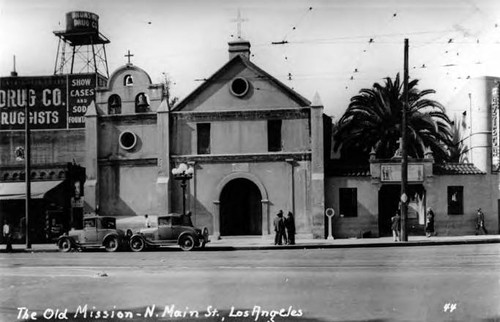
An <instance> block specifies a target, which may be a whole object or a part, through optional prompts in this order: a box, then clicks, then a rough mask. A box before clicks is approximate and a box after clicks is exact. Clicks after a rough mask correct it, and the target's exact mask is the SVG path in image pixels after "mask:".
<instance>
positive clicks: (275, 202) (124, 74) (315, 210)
mask: <svg viewBox="0 0 500 322" xmlns="http://www.w3.org/2000/svg"><path fill="white" fill-rule="evenodd" d="M161 98H162V97H161V86H160V85H154V84H152V83H151V80H150V78H149V76H148V75H147V74H146V73H145V72H144V71H143V70H141V69H140V68H138V67H136V66H134V65H133V64H130V63H129V64H127V65H125V66H123V67H121V68H119V69H118V70H116V71H115V72H114V73H113V74H112V76H111V77H110V79H109V82H108V86H107V87H106V88H101V89H98V91H97V98H96V104H95V105H94V106H92V108H90V109H89V111H88V112H87V114H86V117H87V123H86V152H87V154H86V160H87V161H86V165H85V166H86V169H87V181H86V185H85V196H86V203H87V205H88V206H89V207H90V209H91V210H95V209H96V208H98V209H99V212H100V213H105V214H109V215H117V216H132V215H139V216H142V215H144V214H150V215H151V214H152V215H157V214H162V213H168V212H179V213H180V212H182V211H183V209H182V203H183V196H182V189H181V188H180V185H179V182H176V181H175V180H174V179H173V178H172V175H171V173H172V169H173V168H174V167H177V166H178V165H179V164H181V163H185V164H188V165H189V166H191V167H193V168H194V175H193V179H192V180H189V181H188V187H187V191H186V204H187V205H186V209H187V210H189V211H191V212H192V216H193V217H192V218H193V222H194V224H195V225H196V226H206V227H208V228H209V230H210V232H211V234H213V236H214V237H215V238H218V237H220V236H232V235H263V236H266V235H270V234H272V233H273V231H274V228H273V226H272V219H273V217H274V215H275V214H276V213H277V212H278V211H279V210H283V211H285V212H288V211H291V212H292V213H294V215H295V221H296V227H297V234H298V236H307V237H312V236H317V237H319V236H323V234H324V196H325V193H324V169H323V168H324V164H325V160H324V153H323V152H324V145H325V144H327V143H328V142H329V140H330V135H329V134H326V135H325V133H330V132H329V130H330V128H329V124H331V120H330V119H329V118H328V117H327V116H326V115H324V114H323V106H322V105H321V102H320V101H319V98H317V99H316V100H315V102H314V103H311V102H309V101H308V100H307V99H305V98H303V97H302V96H300V95H299V94H297V93H296V92H294V91H293V90H291V89H290V88H288V87H287V86H285V85H284V84H283V83H281V82H280V81H278V80H277V79H276V78H274V77H273V76H271V75H269V74H268V73H266V72H265V71H263V70H262V69H260V68H259V67H258V66H256V65H255V64H254V63H252V62H251V61H250V43H249V42H247V41H245V40H238V41H234V42H230V43H229V61H228V62H227V63H226V64H225V65H224V66H222V67H221V68H220V69H219V70H218V71H216V72H215V73H214V74H213V75H212V76H211V77H210V78H209V79H208V80H207V81H206V82H204V83H203V84H202V85H201V86H200V87H199V88H197V89H196V90H195V91H193V92H192V93H191V94H190V95H188V96H187V97H186V98H185V99H184V100H183V101H181V102H180V103H179V104H177V105H176V106H175V107H174V108H172V109H170V108H169V106H168V104H167V101H166V100H161ZM324 124H326V130H327V131H325V128H324Z"/></svg>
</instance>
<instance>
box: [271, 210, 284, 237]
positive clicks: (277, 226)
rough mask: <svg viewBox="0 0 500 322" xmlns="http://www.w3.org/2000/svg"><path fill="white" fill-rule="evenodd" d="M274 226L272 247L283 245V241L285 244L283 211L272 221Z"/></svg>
mask: <svg viewBox="0 0 500 322" xmlns="http://www.w3.org/2000/svg"><path fill="white" fill-rule="evenodd" d="M273 224H274V232H275V236H274V245H283V239H284V240H285V242H286V233H285V222H284V220H283V210H280V211H279V212H278V213H277V214H276V217H275V218H274V221H273Z"/></svg>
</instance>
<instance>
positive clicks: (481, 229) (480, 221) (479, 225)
mask: <svg viewBox="0 0 500 322" xmlns="http://www.w3.org/2000/svg"><path fill="white" fill-rule="evenodd" d="M479 233H483V234H484V235H488V231H487V230H486V227H485V225H484V214H483V212H482V211H481V208H479V209H478V210H477V221H476V235H478V234H479Z"/></svg>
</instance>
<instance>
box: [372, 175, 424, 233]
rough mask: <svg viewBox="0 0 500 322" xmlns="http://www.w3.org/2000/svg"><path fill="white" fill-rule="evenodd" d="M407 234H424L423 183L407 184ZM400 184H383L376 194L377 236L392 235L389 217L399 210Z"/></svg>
mask: <svg viewBox="0 0 500 322" xmlns="http://www.w3.org/2000/svg"><path fill="white" fill-rule="evenodd" d="M406 194H407V195H408V218H407V225H406V230H407V233H408V235H424V229H425V225H424V217H425V189H424V187H423V185H420V184H416V185H411V184H410V185H408V188H407V193H406ZM400 198H401V185H392V184H389V185H384V186H382V188H381V189H380V191H379V194H378V230H379V237H387V236H392V230H391V217H392V216H394V215H395V214H396V212H399V200H400Z"/></svg>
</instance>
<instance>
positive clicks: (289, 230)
mask: <svg viewBox="0 0 500 322" xmlns="http://www.w3.org/2000/svg"><path fill="white" fill-rule="evenodd" d="M285 229H286V236H287V237H288V240H287V244H288V245H295V219H294V218H293V214H292V212H291V211H289V212H288V214H287V215H286V218H285Z"/></svg>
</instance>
